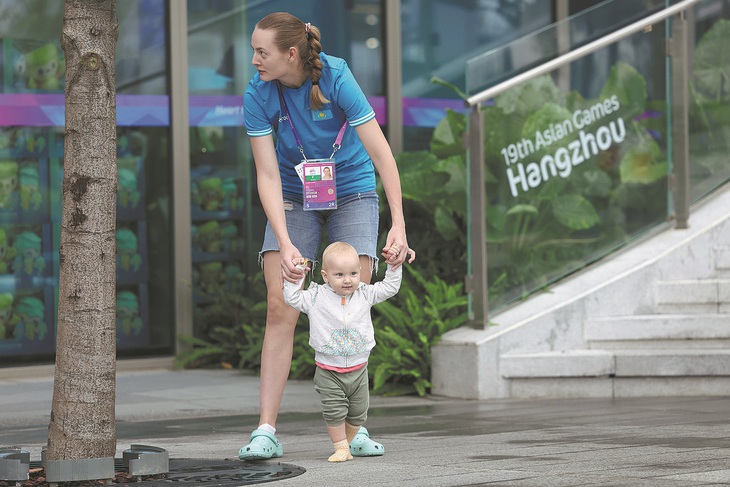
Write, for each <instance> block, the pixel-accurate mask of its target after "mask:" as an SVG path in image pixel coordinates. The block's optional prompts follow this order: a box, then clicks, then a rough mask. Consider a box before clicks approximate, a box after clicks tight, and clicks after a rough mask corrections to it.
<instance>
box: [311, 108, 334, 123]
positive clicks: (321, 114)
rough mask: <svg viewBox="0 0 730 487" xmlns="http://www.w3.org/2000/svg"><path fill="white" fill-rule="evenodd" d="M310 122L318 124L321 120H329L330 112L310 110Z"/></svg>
mask: <svg viewBox="0 0 730 487" xmlns="http://www.w3.org/2000/svg"><path fill="white" fill-rule="evenodd" d="M311 113H312V120H314V121H315V122H319V121H321V120H329V119H331V118H332V110H312V111H311Z"/></svg>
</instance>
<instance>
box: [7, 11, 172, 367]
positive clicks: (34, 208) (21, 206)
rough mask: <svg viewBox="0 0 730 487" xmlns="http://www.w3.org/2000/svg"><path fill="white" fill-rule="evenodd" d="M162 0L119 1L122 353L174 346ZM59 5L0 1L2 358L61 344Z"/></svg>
mask: <svg viewBox="0 0 730 487" xmlns="http://www.w3.org/2000/svg"><path fill="white" fill-rule="evenodd" d="M165 4H166V2H165V0H119V1H118V2H117V17H118V19H119V24H120V26H119V38H118V40H117V54H116V75H117V80H116V82H117V87H118V89H117V125H118V130H117V166H118V171H119V173H118V175H119V186H118V193H117V350H118V354H119V356H130V355H152V354H158V353H171V352H172V351H173V337H174V329H173V326H174V321H173V319H172V318H171V317H172V316H173V311H174V308H173V300H172V299H173V296H172V292H171V289H172V287H173V286H172V274H171V269H172V265H171V257H170V248H171V242H170V235H171V234H172V232H171V223H170V203H171V195H170V183H169V181H170V177H169V173H170V157H169V152H170V151H169V140H170V138H169V126H170V115H169V98H168V96H167V85H168V82H167V81H168V80H167V70H168V68H167V54H166V42H167V29H166V24H165V22H166V20H165V19H166V12H165ZM63 5H64V2H61V1H55V2H48V1H45V0H0V364H3V363H13V364H15V363H18V362H19V361H36V362H38V361H48V360H50V359H51V358H52V357H53V353H54V351H55V342H54V337H55V328H54V326H55V322H56V320H55V315H56V311H57V296H56V293H57V283H58V252H57V250H56V249H57V248H58V243H59V239H60V219H61V194H60V191H61V182H62V180H63V149H64V147H63V144H64V142H63V130H64V118H65V116H64V104H65V99H64V93H63V91H64V85H65V82H66V80H65V60H64V53H63V50H62V49H61V45H60V42H59V38H60V32H61V28H62V25H63ZM29 94H31V95H33V96H28V95H29ZM152 302H154V303H155V306H154V307H152V306H150V303H152Z"/></svg>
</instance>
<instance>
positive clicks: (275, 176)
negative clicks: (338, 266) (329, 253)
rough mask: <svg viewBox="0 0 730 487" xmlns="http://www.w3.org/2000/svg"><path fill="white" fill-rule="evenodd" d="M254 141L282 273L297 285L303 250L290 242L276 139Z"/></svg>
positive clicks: (261, 189)
mask: <svg viewBox="0 0 730 487" xmlns="http://www.w3.org/2000/svg"><path fill="white" fill-rule="evenodd" d="M250 140H251V150H252V151H253V159H254V163H255V164H256V185H257V187H258V193H259V199H260V200H261V206H263V208H264V213H266V218H268V220H269V224H270V225H271V228H272V229H273V231H274V235H275V236H276V241H277V243H278V244H279V256H280V257H281V270H282V272H283V274H284V279H286V280H287V281H290V282H296V281H297V280H298V279H301V278H302V277H303V274H302V271H301V270H299V269H297V268H296V266H295V265H294V262H299V259H300V258H301V257H302V255H301V253H300V252H299V249H297V248H296V247H294V245H293V244H292V242H291V240H290V239H289V232H287V229H286V217H285V216H284V195H283V193H282V190H281V174H280V173H279V163H278V162H277V160H276V149H275V148H274V137H273V136H272V135H265V136H263V137H251V138H250ZM295 259H296V260H295Z"/></svg>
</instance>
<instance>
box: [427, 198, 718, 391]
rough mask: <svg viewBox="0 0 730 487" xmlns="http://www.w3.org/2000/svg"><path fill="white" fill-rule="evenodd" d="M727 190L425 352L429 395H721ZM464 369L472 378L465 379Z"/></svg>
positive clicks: (447, 335)
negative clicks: (429, 354)
mask: <svg viewBox="0 0 730 487" xmlns="http://www.w3.org/2000/svg"><path fill="white" fill-rule="evenodd" d="M727 208H730V191H729V190H726V191H724V192H722V193H721V194H718V195H716V196H714V197H713V198H712V199H711V200H709V201H707V202H705V203H704V204H703V205H702V206H701V207H699V208H695V209H693V213H692V218H691V220H690V223H691V227H690V229H688V230H675V229H671V228H666V229H664V230H662V231H660V232H658V233H657V234H655V235H654V236H652V237H651V238H648V239H646V240H645V241H643V242H641V243H640V244H637V245H634V246H632V247H631V248H630V249H627V250H626V251H624V252H621V253H620V254H617V255H615V256H611V257H609V258H608V259H605V260H606V262H602V263H599V264H598V265H596V266H594V267H592V268H591V269H589V270H587V271H584V272H582V273H580V274H579V275H576V276H574V277H572V278H570V279H568V280H566V281H565V282H561V283H559V284H558V285H556V286H555V287H554V288H553V289H551V290H550V293H549V294H541V295H537V296H534V297H532V298H530V299H528V300H527V301H525V302H524V303H521V304H520V305H518V306H516V307H514V308H511V309H509V310H506V311H504V312H502V313H499V314H496V315H495V316H493V317H491V320H492V321H494V322H496V323H497V324H498V325H497V326H494V327H490V328H489V329H487V330H473V329H469V328H462V329H459V330H454V331H452V332H450V333H448V334H446V335H445V336H444V337H443V339H442V341H441V343H440V344H439V345H437V346H436V347H435V348H434V350H433V370H432V381H433V384H434V388H433V392H434V393H435V394H436V395H446V396H452V397H468V398H475V399H483V398H498V397H510V398H528V397H555V398H566V397H636V396H683V395H730V215H729V214H728V212H727ZM463 370H472V371H474V374H473V375H470V374H463V372H462V371H463Z"/></svg>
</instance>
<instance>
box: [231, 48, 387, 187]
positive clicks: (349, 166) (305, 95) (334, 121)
mask: <svg viewBox="0 0 730 487" xmlns="http://www.w3.org/2000/svg"><path fill="white" fill-rule="evenodd" d="M319 57H320V59H321V60H322V64H323V67H322V77H321V78H320V80H319V87H320V89H321V90H322V93H324V96H325V97H326V98H327V99H328V100H330V103H328V104H326V105H325V106H324V107H323V108H321V109H314V110H313V109H310V108H309V105H310V101H309V92H310V91H311V89H312V80H310V79H308V80H307V81H306V82H305V83H304V84H303V85H302V86H300V87H299V88H287V87H285V86H284V85H282V87H281V88H282V93H283V96H284V100H285V101H286V105H287V107H288V109H289V114H290V115H291V119H292V122H293V124H294V129H295V130H296V133H297V135H298V136H299V140H300V141H301V142H302V147H303V148H304V154H305V155H306V156H307V159H324V158H328V157H329V156H330V155H331V154H332V144H334V142H335V139H336V138H337V133H338V132H339V131H340V128H341V127H342V124H343V123H344V122H345V120H347V121H348V126H347V129H346V130H345V135H344V138H343V139H342V147H340V149H339V150H338V151H337V153H336V154H335V179H336V184H337V195H338V196H346V195H351V194H356V193H363V192H365V191H372V190H374V189H375V170H374V167H373V162H372V160H371V159H370V156H369V155H368V153H367V151H365V148H364V147H363V145H362V142H360V139H359V137H358V136H357V133H356V132H355V129H354V128H353V127H357V126H358V125H362V124H364V123H365V122H368V121H370V120H372V119H373V118H375V112H374V111H373V108H372V107H371V106H370V103H368V101H367V98H366V97H365V94H364V93H363V92H362V89H360V85H358V84H357V81H355V77H354V76H353V75H352V72H351V71H350V68H349V67H348V66H347V63H346V62H345V61H344V60H343V59H340V58H337V57H334V56H328V55H326V54H324V53H320V55H319ZM276 85H277V83H276V82H275V81H269V82H264V81H261V79H260V78H259V75H258V73H256V74H255V75H254V77H253V78H252V79H251V81H250V82H249V84H248V87H247V88H246V93H245V94H244V96H243V121H244V124H245V126H246V133H247V134H248V136H249V137H262V136H265V135H269V134H272V133H274V131H276V156H277V159H278V161H279V171H280V173H281V182H282V190H283V192H284V194H286V195H287V196H289V197H295V198H297V199H299V200H300V199H301V198H302V182H301V180H300V179H299V176H297V174H296V171H295V170H294V167H295V166H296V165H297V164H299V163H300V162H301V161H302V154H301V153H300V152H299V148H298V146H297V142H296V139H295V138H294V134H293V133H292V130H291V125H290V124H289V122H288V121H287V119H286V118H285V114H286V112H285V110H284V108H283V107H282V106H280V105H281V104H280V102H279V93H278V90H277V88H276Z"/></svg>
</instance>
